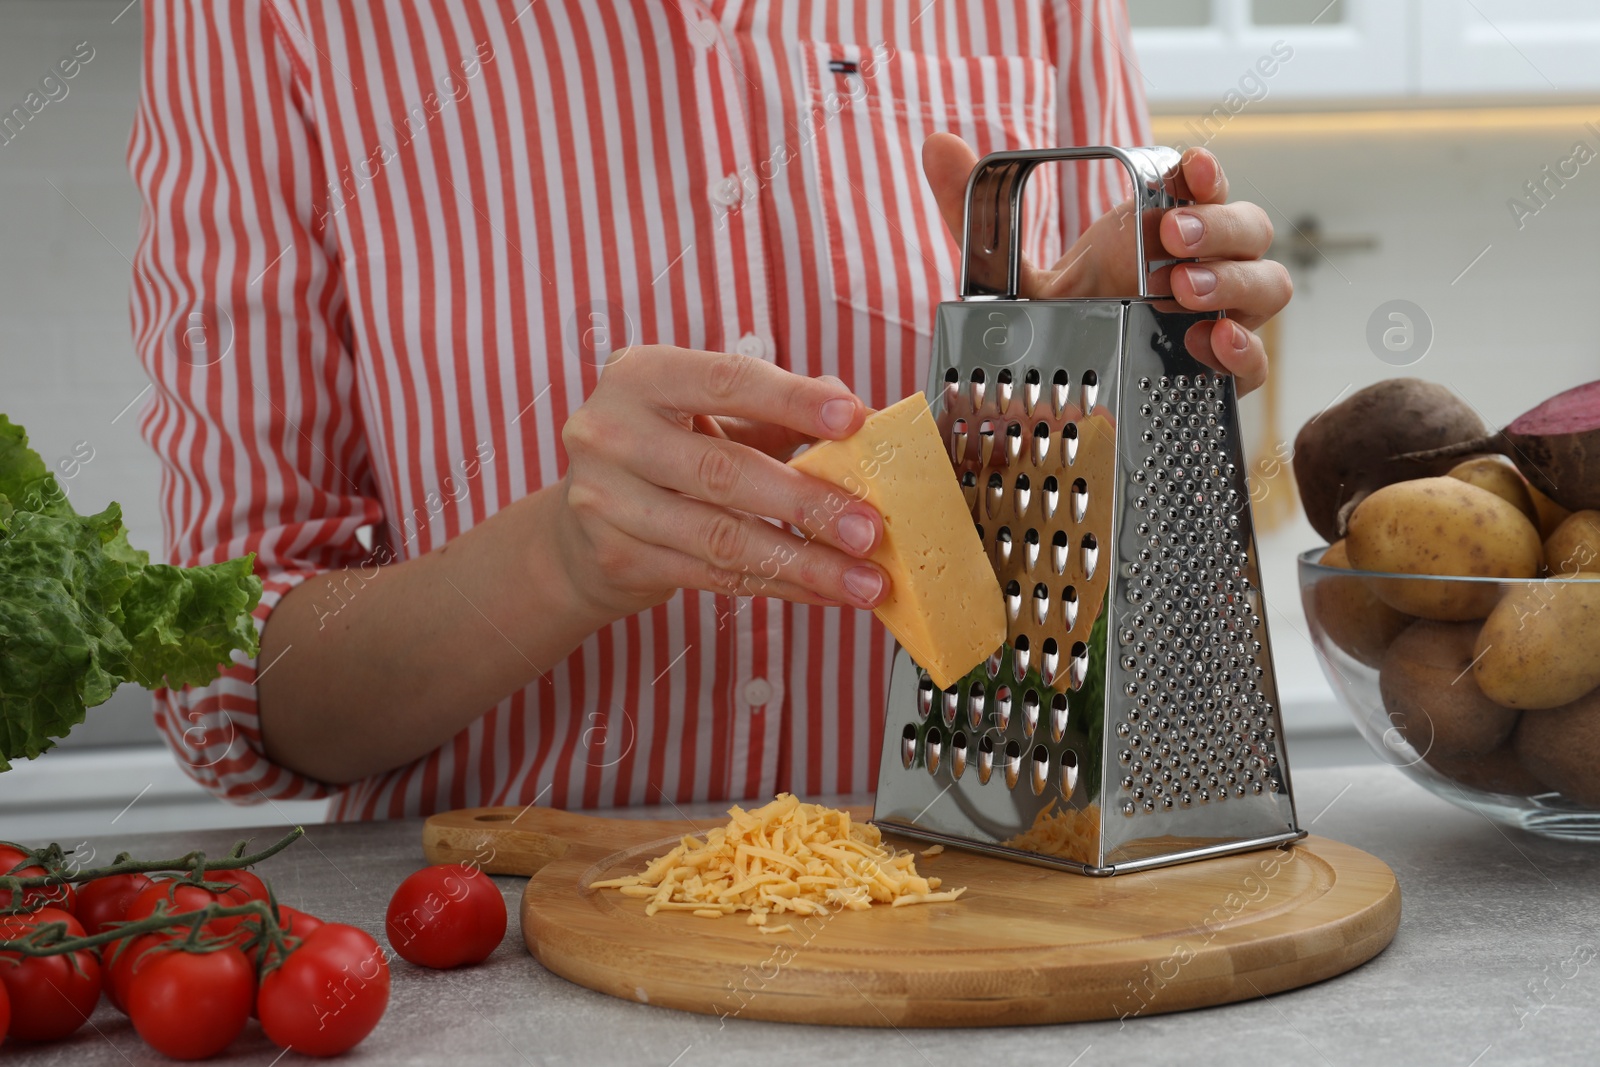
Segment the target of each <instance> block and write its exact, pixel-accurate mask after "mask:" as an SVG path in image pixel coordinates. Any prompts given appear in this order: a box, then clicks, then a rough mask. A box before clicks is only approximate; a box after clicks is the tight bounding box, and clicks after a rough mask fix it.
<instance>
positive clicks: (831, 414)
mask: <svg viewBox="0 0 1600 1067" xmlns="http://www.w3.org/2000/svg"><path fill="white" fill-rule="evenodd" d="M855 417H856V402H855V401H854V400H845V399H843V398H840V399H838V400H829V401H826V402H825V403H824V404H823V405H822V425H823V426H824V427H825V428H826V429H828V430H829V431H831V432H832V433H844V432H845V431H846V430H848V429H849V428H850V423H851V422H852V421H854V419H855Z"/></svg>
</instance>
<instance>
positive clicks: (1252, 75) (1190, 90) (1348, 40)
mask: <svg viewBox="0 0 1600 1067" xmlns="http://www.w3.org/2000/svg"><path fill="white" fill-rule="evenodd" d="M1407 8H1408V4H1407V3H1405V2H1398V3H1397V2H1395V0H1332V2H1331V3H1330V2H1329V0H1128V12H1129V17H1130V19H1131V21H1132V24H1133V46H1134V51H1135V52H1136V53H1137V54H1138V59H1139V65H1140V67H1141V69H1142V71H1143V73H1144V88H1145V94H1146V96H1147V97H1148V98H1149V100H1150V101H1151V103H1154V104H1169V103H1173V104H1176V103H1182V104H1187V105H1198V106H1199V107H1200V108H1201V109H1202V110H1204V111H1206V112H1213V111H1214V109H1216V108H1222V109H1223V110H1224V111H1225V112H1226V113H1228V114H1230V115H1231V114H1237V113H1239V111H1241V110H1244V109H1245V108H1248V107H1251V106H1254V105H1256V104H1260V103H1265V102H1266V101H1268V100H1271V101H1274V102H1279V101H1288V100H1294V101H1304V100H1314V99H1324V98H1341V99H1343V98H1360V97H1393V96H1400V95H1403V94H1405V93H1407V92H1408V91H1410V87H1411V81H1412V76H1411V70H1410V67H1411V60H1410V55H1409V48H1408V46H1409V42H1410V39H1411V33H1410V13H1409V11H1408V10H1407Z"/></svg>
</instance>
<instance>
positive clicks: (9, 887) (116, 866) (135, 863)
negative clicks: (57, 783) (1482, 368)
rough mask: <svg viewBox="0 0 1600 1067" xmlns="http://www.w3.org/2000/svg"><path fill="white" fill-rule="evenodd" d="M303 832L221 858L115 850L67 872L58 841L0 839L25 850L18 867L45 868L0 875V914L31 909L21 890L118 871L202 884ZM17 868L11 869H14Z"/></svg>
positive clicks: (240, 847) (268, 854)
mask: <svg viewBox="0 0 1600 1067" xmlns="http://www.w3.org/2000/svg"><path fill="white" fill-rule="evenodd" d="M304 835H305V828H304V827H300V826H296V827H295V828H294V829H293V830H290V831H289V832H288V833H287V834H285V835H284V836H283V837H282V838H281V839H280V840H278V841H276V842H274V843H273V844H271V845H269V846H268V847H266V848H264V849H262V850H261V851H260V852H257V853H254V854H252V855H248V856H247V855H245V851H244V850H245V849H246V848H247V847H248V846H249V842H248V841H239V842H237V843H236V844H235V845H234V846H233V848H231V849H229V850H228V852H227V854H226V855H225V856H223V857H222V858H221V859H210V858H208V857H207V856H206V854H205V853H204V852H201V851H194V852H188V853H185V854H184V855H182V856H179V857H178V858H177V859H171V860H135V859H133V858H132V857H131V856H129V854H128V853H126V852H121V853H118V854H117V856H116V858H115V859H113V860H112V861H111V864H110V865H109V866H106V867H93V868H88V869H83V870H76V871H69V870H68V863H67V856H68V855H69V854H68V853H66V852H63V851H62V850H61V846H60V845H59V844H54V843H52V844H50V845H47V846H45V847H44V848H40V849H25V848H23V847H22V846H21V845H11V843H10V842H0V845H10V847H12V848H15V849H17V851H19V852H25V853H27V858H26V859H24V860H23V861H22V863H21V864H19V865H18V866H19V867H30V866H38V867H43V868H44V869H45V873H44V874H36V875H29V876H27V877H25V878H24V877H19V876H17V875H14V874H4V875H0V893H3V892H5V891H9V892H10V898H9V899H10V901H11V903H10V905H9V906H8V907H4V908H0V916H3V915H15V914H20V913H24V912H26V911H28V910H30V909H28V908H27V907H24V906H23V903H22V901H23V896H22V891H23V890H26V889H37V888H42V887H47V886H53V885H63V884H67V883H81V882H90V881H93V880H94V879H96V878H108V877H110V876H112V875H117V874H154V873H157V872H161V871H186V872H188V873H189V874H190V875H191V876H193V878H194V880H195V881H197V882H199V883H200V884H202V885H205V884H206V883H205V882H204V880H203V879H204V878H205V872H206V871H208V870H211V871H233V870H239V869H242V868H245V867H253V866H255V865H256V864H258V863H260V862H262V861H263V860H267V859H271V858H272V857H273V856H276V855H277V854H278V853H280V852H282V851H283V850H284V849H286V848H288V847H289V846H290V845H292V844H294V843H295V842H296V841H298V840H299V839H300V838H301V837H302V836H304ZM14 869H16V868H13V870H14Z"/></svg>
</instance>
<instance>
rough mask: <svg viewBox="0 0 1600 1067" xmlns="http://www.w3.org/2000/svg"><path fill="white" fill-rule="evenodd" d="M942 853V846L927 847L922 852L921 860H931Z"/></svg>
mask: <svg viewBox="0 0 1600 1067" xmlns="http://www.w3.org/2000/svg"><path fill="white" fill-rule="evenodd" d="M943 851H944V846H943V845H929V846H928V847H927V848H925V849H923V850H922V858H923V859H925V860H931V859H933V857H935V856H937V855H939V854H940V853H941V852H943Z"/></svg>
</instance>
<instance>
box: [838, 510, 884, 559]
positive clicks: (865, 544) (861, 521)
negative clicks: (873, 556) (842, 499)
mask: <svg viewBox="0 0 1600 1067" xmlns="http://www.w3.org/2000/svg"><path fill="white" fill-rule="evenodd" d="M838 530H839V543H840V544H842V545H844V547H845V548H847V549H849V550H850V551H851V552H854V553H855V554H856V555H858V556H864V555H866V554H867V553H868V552H871V551H872V542H873V540H874V539H875V538H876V537H877V530H876V529H874V528H873V525H872V520H871V519H869V518H867V517H866V516H865V515H857V514H856V513H854V512H847V513H846V514H844V515H841V516H840V517H839V525H838Z"/></svg>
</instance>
